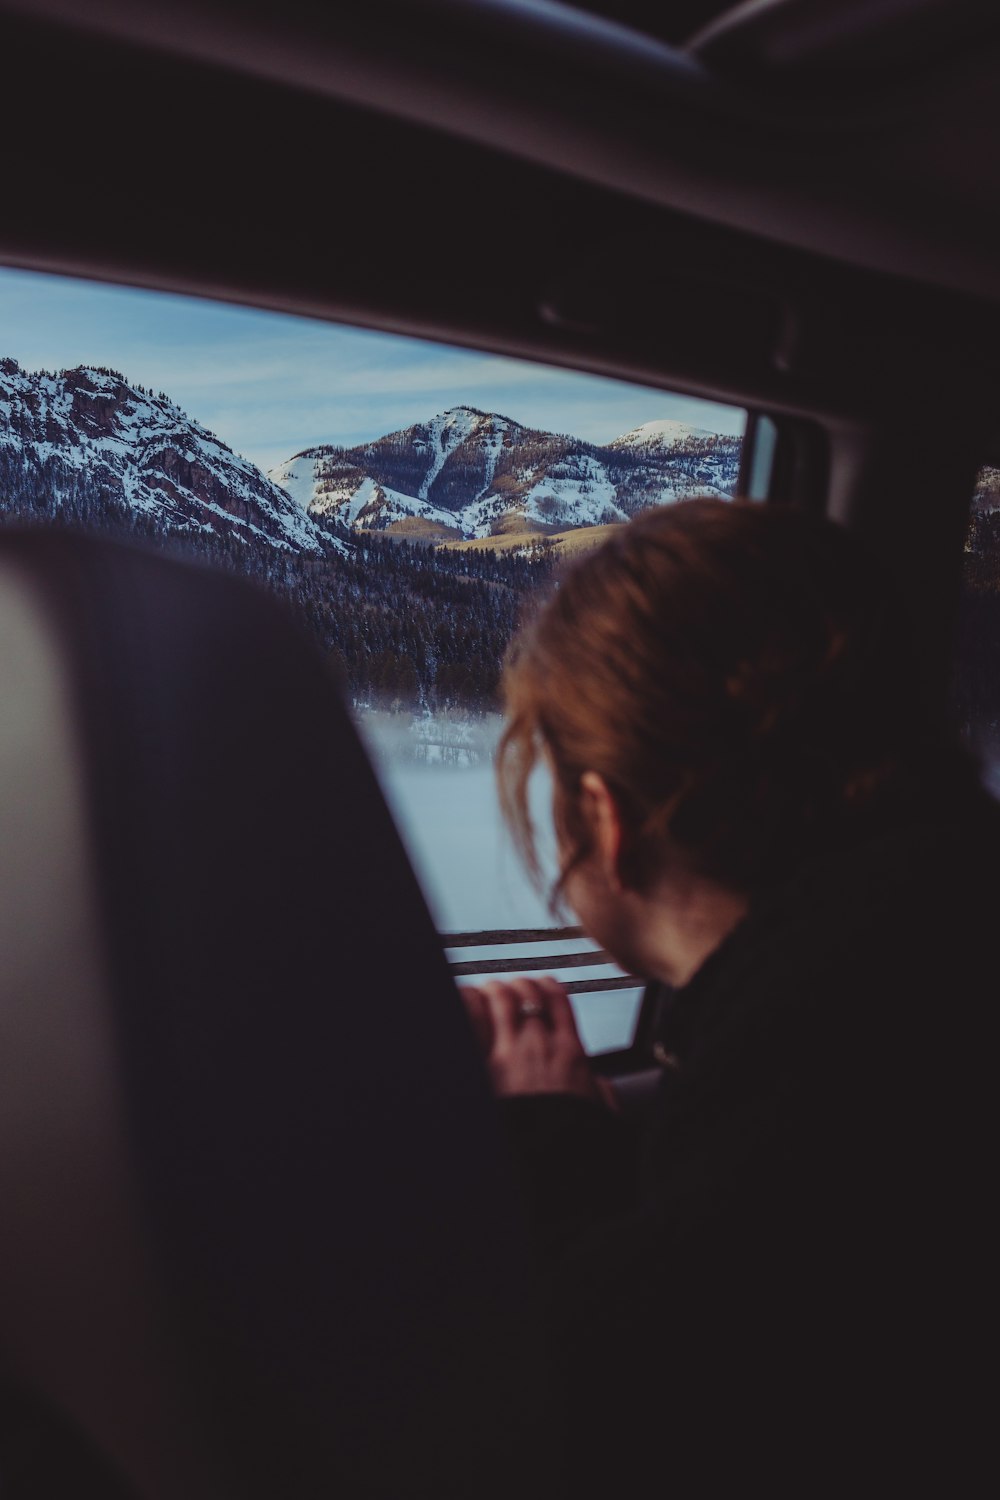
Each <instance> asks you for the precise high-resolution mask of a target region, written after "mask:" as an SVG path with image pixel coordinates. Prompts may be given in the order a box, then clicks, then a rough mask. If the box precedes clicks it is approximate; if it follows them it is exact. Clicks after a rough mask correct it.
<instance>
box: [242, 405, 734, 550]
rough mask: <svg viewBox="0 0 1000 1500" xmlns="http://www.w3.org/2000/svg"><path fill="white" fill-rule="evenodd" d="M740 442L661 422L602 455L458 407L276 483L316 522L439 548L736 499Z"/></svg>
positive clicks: (293, 470) (300, 458) (321, 456)
mask: <svg viewBox="0 0 1000 1500" xmlns="http://www.w3.org/2000/svg"><path fill="white" fill-rule="evenodd" d="M740 448H741V440H740V439H739V438H736V437H729V436H725V435H723V434H719V433H711V432H703V431H701V430H700V429H697V428H692V427H689V426H687V425H686V424H684V423H679V422H671V421H660V422H650V423H647V424H646V425H645V426H643V427H638V428H636V429H634V431H632V432H629V433H626V434H625V435H624V436H623V437H620V438H616V439H615V441H614V442H613V443H610V444H607V445H606V446H598V445H596V444H593V443H586V442H583V441H582V440H581V439H579V438H574V437H568V436H565V435H560V434H556V433H551V432H542V431H538V430H536V429H534V428H529V427H524V426H522V425H521V424H520V423H519V422H514V421H512V420H511V419H510V418H509V417H504V416H500V415H499V414H498V413H497V412H485V411H479V410H477V409H476V408H475V407H471V406H458V407H454V408H453V409H452V410H450V411H446V412H442V413H441V414H440V415H439V416H436V417H433V418H432V419H431V420H430V421H429V422H424V423H417V424H416V425H414V426H412V427H407V428H404V429H403V430H401V431H399V432H392V433H388V434H387V435H386V436H385V437H382V438H379V439H377V440H376V441H375V442H372V443H366V444H363V445H359V446H357V447H353V448H343V447H337V446H333V445H326V446H321V447H318V448H309V449H306V450H305V451H304V452H303V453H298V454H296V455H295V456H294V457H293V458H290V459H289V460H288V461H287V462H286V463H284V464H280V465H278V467H277V468H274V469H271V470H270V473H269V477H270V478H271V479H272V480H273V481H274V482H275V483H276V484H278V485H280V486H281V487H282V488H283V489H285V490H286V491H287V492H288V494H289V495H290V496H291V497H292V498H293V499H294V500H296V501H297V502H298V504H299V505H300V506H301V508H302V510H303V511H304V512H305V513H306V514H307V515H308V516H310V517H312V518H313V519H314V520H315V519H320V518H323V519H329V518H331V517H333V518H336V519H337V520H338V521H340V522H342V523H343V524H344V525H345V526H347V527H348V528H349V529H351V530H352V531H355V532H359V531H386V532H389V533H394V532H404V533H405V532H412V530H413V528H414V526H415V525H419V526H420V529H421V534H422V535H423V537H424V538H425V539H427V540H429V541H448V540H461V539H464V538H482V537H490V536H496V535H500V534H502V533H504V532H505V531H515V532H519V533H524V532H532V531H534V532H539V533H541V534H544V533H546V532H557V531H565V530H568V529H570V528H573V527H577V526H599V525H608V524H611V523H614V522H621V521H626V520H628V519H629V517H630V516H633V515H635V514H636V513H637V512H638V511H640V510H644V509H646V508H647V507H648V506H651V505H663V504H667V503H669V502H670V501H673V500H679V499H683V498H684V497H685V496H689V495H694V494H709V495H721V496H730V495H732V494H733V492H734V490H735V487H736V481H737V477H738V474H739V460H740Z"/></svg>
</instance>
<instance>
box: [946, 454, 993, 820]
mask: <svg viewBox="0 0 1000 1500" xmlns="http://www.w3.org/2000/svg"><path fill="white" fill-rule="evenodd" d="M953 687H954V701H955V709H956V714H957V718H958V723H959V726H960V728H961V730H962V732H963V734H964V736H965V738H966V740H967V741H968V743H969V744H970V745H971V747H972V749H973V750H974V751H975V752H976V754H977V755H978V756H979V758H980V760H981V762H982V766H983V777H984V780H985V782H986V785H987V786H988V787H989V788H990V790H991V791H992V792H993V793H994V795H1000V468H993V467H991V466H986V467H984V468H982V469H980V471H979V474H978V475H977V478H976V487H975V492H974V494H973V497H972V507H971V510H970V513H969V526H968V531H967V533H966V537H965V550H964V553H963V557H962V595H961V604H960V608H959V624H958V638H957V648H956V652H955V671H954V681H953Z"/></svg>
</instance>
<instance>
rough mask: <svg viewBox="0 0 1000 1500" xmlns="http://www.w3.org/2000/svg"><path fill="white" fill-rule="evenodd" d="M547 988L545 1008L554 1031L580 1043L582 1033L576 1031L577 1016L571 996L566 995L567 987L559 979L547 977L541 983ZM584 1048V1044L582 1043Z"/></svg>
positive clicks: (563, 1037) (564, 1037) (560, 1035)
mask: <svg viewBox="0 0 1000 1500" xmlns="http://www.w3.org/2000/svg"><path fill="white" fill-rule="evenodd" d="M541 983H542V984H543V985H544V986H545V1007H546V1010H547V1011H548V1015H549V1021H550V1023H551V1026H552V1030H553V1031H554V1032H555V1033H556V1035H557V1036H559V1037H561V1038H562V1039H563V1040H566V1038H567V1037H572V1038H573V1039H574V1040H575V1041H576V1042H578V1043H580V1033H579V1032H578V1031H577V1029H576V1016H575V1015H574V1014H573V1007H572V1005H570V1003H569V995H568V994H567V993H566V987H565V985H562V984H560V983H559V981H558V979H552V978H551V977H550V976H548V975H546V977H545V979H543V980H542V981H541ZM580 1045H581V1047H582V1043H580Z"/></svg>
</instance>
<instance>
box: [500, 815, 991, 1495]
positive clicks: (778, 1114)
mask: <svg viewBox="0 0 1000 1500" xmlns="http://www.w3.org/2000/svg"><path fill="white" fill-rule="evenodd" d="M995 824H996V811H995V808H994V807H993V804H991V803H988V802H987V801H986V800H985V799H982V800H978V799H977V800H976V801H975V803H974V805H973V808H972V809H971V812H970V811H966V813H965V814H964V815H963V816H962V817H950V818H944V819H937V818H935V819H933V820H931V821H927V822H924V823H919V824H917V823H914V824H911V825H910V826H907V827H902V828H899V827H897V828H896V829H894V830H893V831H891V832H888V833H883V834H882V835H881V836H878V837H875V838H872V839H869V840H868V841H867V842H866V843H865V844H864V845H863V846H861V847H857V848H854V849H852V850H849V851H846V852H845V851H841V852H839V853H837V854H835V855H828V856H826V857H825V858H823V859H819V860H816V861H815V862H813V863H812V864H810V865H808V866H805V867H803V868H802V869H801V870H800V871H799V872H798V874H797V876H796V878H795V879H794V880H792V881H791V882H789V883H788V884H786V885H784V886H783V887H781V888H776V889H773V890H770V891H767V892H764V893H761V894H760V895H759V896H758V897H757V898H756V899H755V901H754V902H753V904H752V906H751V910H750V914H749V915H748V917H747V918H746V919H745V920H744V921H743V923H742V924H741V925H740V926H739V927H738V928H737V930H736V931H735V932H733V933H732V934H731V935H730V937H729V938H727V939H726V941H725V942H724V943H723V944H722V946H721V947H720V948H719V949H718V950H717V951H716V952H715V953H714V954H712V956H711V957H710V958H709V959H708V960H707V961H706V962H705V964H704V965H703V966H702V968H701V969H700V970H699V972H698V973H697V974H696V975H695V976H694V978H693V979H692V980H691V981H690V983H689V984H688V985H687V986H686V987H685V988H683V989H681V990H678V991H676V992H675V993H674V994H673V995H671V996H668V997H666V1001H665V1003H664V1004H663V1005H662V1007H661V1021H660V1027H659V1029H660V1039H661V1041H662V1044H663V1048H664V1049H665V1050H666V1051H667V1052H669V1053H670V1054H673V1055H674V1056H675V1057H676V1060H677V1064H676V1067H667V1068H665V1069H664V1072H663V1076H662V1079H661V1081H660V1087H659V1090H658V1095H657V1099H656V1103H655V1108H654V1110H653V1113H652V1117H651V1119H650V1120H649V1121H648V1123H647V1124H646V1126H645V1127H644V1130H643V1133H642V1135H641V1137H640V1138H639V1139H636V1138H635V1137H634V1135H633V1133H632V1132H631V1130H630V1128H629V1126H628V1125H626V1124H625V1123H624V1122H623V1120H622V1119H620V1118H617V1117H615V1116H614V1115H613V1114H611V1113H610V1112H608V1111H606V1110H605V1109H604V1108H603V1107H601V1106H598V1105H596V1104H591V1103H589V1102H587V1101H584V1100H582V1099H576V1098H571V1097H568V1096H555V1095H546V1096H536V1097H520V1098H515V1099H510V1100H506V1101H504V1104H503V1110H504V1115H505V1119H506V1123H507V1126H508V1130H509V1136H510V1140H511V1144H512V1149H513V1151H514V1153H515V1158H516V1162H517V1167H518V1172H519V1176H520V1180H521V1182H522V1186H523V1190H524V1194H525V1198H526V1203H527V1206H528V1210H529V1214H530V1218H531V1222H532V1224H533V1226H534V1230H535V1235H536V1244H537V1255H538V1259H539V1267H540V1278H541V1280H542V1287H543V1291H544V1294H545V1295H546V1297H547V1299H548V1307H549V1310H550V1331H551V1336H552V1339H553V1343H554V1348H555V1353H556V1357H557V1360H558V1361H559V1363H560V1365H561V1393H560V1394H561V1395H562V1396H563V1397H564V1398H565V1401H564V1415H563V1420H564V1421H565V1422H566V1423H567V1424H568V1429H569V1436H568V1442H569V1447H570V1450H571V1453H572V1460H571V1465H572V1476H573V1477H572V1481H571V1489H572V1492H574V1493H576V1494H580V1495H583V1494H591V1493H593V1494H595V1495H596V1494H602V1495H607V1494H609V1493H611V1494H613V1493H621V1494H626V1493H629V1492H630V1487H631V1486H633V1485H635V1484H637V1483H638V1484H641V1485H642V1488H641V1489H640V1490H639V1491H632V1492H633V1493H641V1494H654V1493H660V1492H661V1491H662V1493H664V1494H667V1493H695V1492H697V1493H706V1494H723V1493H730V1492H732V1486H733V1485H734V1483H735V1485H736V1486H737V1488H739V1489H742V1487H743V1486H744V1485H745V1486H747V1487H749V1486H751V1485H752V1486H753V1487H754V1488H757V1487H763V1488H764V1489H765V1490H767V1491H769V1492H770V1493H779V1492H780V1493H788V1494H800V1495H803V1496H807V1495H812V1494H818V1493H827V1492H829V1493H851V1494H867V1493H872V1494H887V1493H903V1492H904V1490H903V1488H902V1487H905V1486H906V1485H907V1484H909V1483H916V1482H917V1481H920V1482H922V1484H923V1485H924V1486H926V1485H927V1484H928V1483H930V1484H931V1486H932V1492H933V1491H934V1489H935V1488H937V1489H938V1492H940V1493H942V1494H943V1493H946V1492H948V1493H961V1492H962V1488H961V1486H962V1480H961V1478H960V1474H961V1473H962V1472H963V1468H962V1466H963V1465H965V1464H967V1463H970V1462H974V1459H973V1456H972V1454H973V1449H974V1444H975V1441H976V1436H977V1421H978V1417H977V1405H978V1404H980V1403H985V1399H986V1384H985V1381H984V1380H983V1376H982V1373H981V1369H980V1368H979V1366H978V1361H976V1351H977V1349H978V1350H979V1352H980V1354H981V1353H982V1352H983V1350H984V1349H985V1348H986V1344H985V1340H987V1339H988V1337H989V1336H988V1335H987V1332H986V1322H985V1320H986V1317H987V1303H988V1298H989V1293H988V1287H989V1283H990V1281H991V1279H992V1274H993V1272H992V1266H991V1264H990V1258H989V1252H988V1249H987V1231H988V1225H989V1222H990V1219H991V1217H992V1212H991V1210H992V1204H991V1202H990V1199H991V1197H992V1178H993V1174H992V1171H991V1167H992V1154H993V1145H994V1139H995V1129H994V1125H993V1109H992V1096H993V1094H994V1092H995V1087H996V1085H995V1083H994V1080H993V1072H994V1069H995V1065H996V1064H995V1054H994V1052H993V1042H992V1038H993V1011H994V1007H995V1003H996V996H997V974H996V968H997V964H996V960H995V956H994V955H995V953H996V950H997V948H998V946H1000V839H998V836H997V831H996V826H995ZM989 1358H990V1361H991V1362H992V1359H993V1352H992V1344H990V1346H989ZM974 1361H976V1363H974ZM654 1481H655V1482H654Z"/></svg>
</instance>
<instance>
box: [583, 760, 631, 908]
mask: <svg viewBox="0 0 1000 1500" xmlns="http://www.w3.org/2000/svg"><path fill="white" fill-rule="evenodd" d="M580 808H581V811H582V813H583V816H584V819H585V820H586V823H587V827H588V828H589V830H590V837H591V840H592V843H593V848H594V853H595V855H596V856H597V859H598V861H599V863H600V865H601V868H602V870H603V871H604V875H605V877H606V879H607V880H609V881H610V882H611V883H612V884H613V885H615V886H620V885H622V883H623V882H622V878H621V875H620V873H619V864H620V861H621V855H622V845H623V843H624V838H625V828H624V824H623V822H622V816H621V812H620V810H619V807H618V803H617V802H616V801H615V798H614V794H613V793H612V791H611V790H610V788H609V786H608V784H607V782H606V781H605V780H604V777H603V776H599V775H598V773H597V772H596V771H584V773H583V775H582V776H581V777H580Z"/></svg>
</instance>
